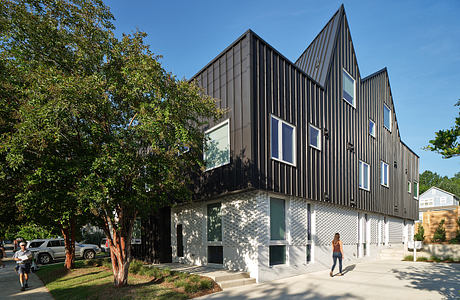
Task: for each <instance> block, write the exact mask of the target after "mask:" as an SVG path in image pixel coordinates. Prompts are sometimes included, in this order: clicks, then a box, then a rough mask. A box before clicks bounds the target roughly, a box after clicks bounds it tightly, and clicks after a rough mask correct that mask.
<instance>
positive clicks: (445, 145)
mask: <svg viewBox="0 0 460 300" xmlns="http://www.w3.org/2000/svg"><path fill="white" fill-rule="evenodd" d="M455 106H458V107H459V108H460V99H459V100H458V102H457V103H456V104H455ZM435 135H436V136H435V138H434V139H433V140H430V142H429V143H430V144H431V145H428V146H426V147H425V149H427V150H430V151H434V152H438V153H439V154H441V155H442V157H443V158H451V157H456V156H459V155H460V110H459V116H458V117H457V118H456V119H455V124H454V126H453V127H451V128H450V129H446V130H439V131H438V132H436V133H435Z"/></svg>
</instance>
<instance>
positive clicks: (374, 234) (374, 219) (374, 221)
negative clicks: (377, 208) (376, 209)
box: [369, 215, 380, 244]
mask: <svg viewBox="0 0 460 300" xmlns="http://www.w3.org/2000/svg"><path fill="white" fill-rule="evenodd" d="M369 219H370V222H371V244H378V242H379V239H378V238H379V237H378V226H379V219H380V217H379V216H377V215H369Z"/></svg>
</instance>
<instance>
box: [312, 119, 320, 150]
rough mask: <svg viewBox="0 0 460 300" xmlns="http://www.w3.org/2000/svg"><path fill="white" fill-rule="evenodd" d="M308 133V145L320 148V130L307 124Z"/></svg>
mask: <svg viewBox="0 0 460 300" xmlns="http://www.w3.org/2000/svg"><path fill="white" fill-rule="evenodd" d="M309 128H310V130H309V134H310V139H309V140H310V146H312V147H313V148H315V149H318V150H321V130H319V129H318V128H316V127H315V126H313V125H311V124H310V125H309Z"/></svg>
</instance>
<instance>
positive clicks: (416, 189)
mask: <svg viewBox="0 0 460 300" xmlns="http://www.w3.org/2000/svg"><path fill="white" fill-rule="evenodd" d="M414 199H418V182H417V181H414Z"/></svg>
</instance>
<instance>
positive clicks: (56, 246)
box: [48, 240, 65, 258]
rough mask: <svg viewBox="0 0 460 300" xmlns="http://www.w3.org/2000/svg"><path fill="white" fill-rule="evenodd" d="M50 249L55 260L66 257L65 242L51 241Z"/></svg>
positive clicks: (49, 243)
mask: <svg viewBox="0 0 460 300" xmlns="http://www.w3.org/2000/svg"><path fill="white" fill-rule="evenodd" d="M61 242H62V243H61ZM48 248H49V249H50V250H51V251H52V253H53V257H54V258H62V257H65V247H64V241H63V240H51V241H49V242H48Z"/></svg>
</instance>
